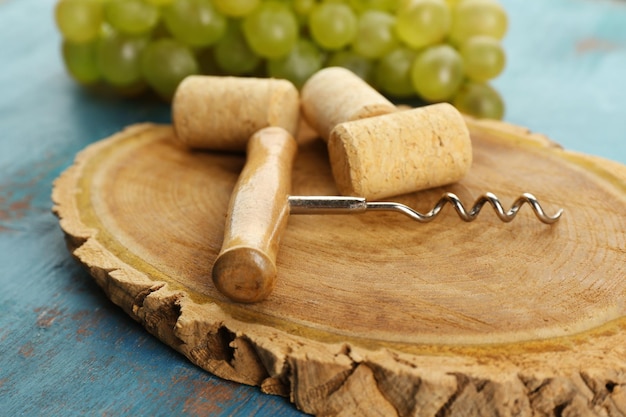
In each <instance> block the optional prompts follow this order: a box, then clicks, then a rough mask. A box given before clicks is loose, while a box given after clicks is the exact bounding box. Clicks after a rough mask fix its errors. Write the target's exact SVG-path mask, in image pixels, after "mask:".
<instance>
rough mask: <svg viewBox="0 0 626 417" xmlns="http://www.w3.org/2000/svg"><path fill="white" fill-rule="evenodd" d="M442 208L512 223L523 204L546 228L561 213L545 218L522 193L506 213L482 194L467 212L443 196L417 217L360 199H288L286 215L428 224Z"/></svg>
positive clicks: (454, 198)
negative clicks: (387, 216)
mask: <svg viewBox="0 0 626 417" xmlns="http://www.w3.org/2000/svg"><path fill="white" fill-rule="evenodd" d="M446 204H450V205H451V206H452V207H453V208H454V209H455V210H456V212H457V214H458V216H459V217H460V218H461V219H462V220H464V221H466V222H471V221H473V220H474V219H475V218H476V217H477V216H478V214H479V213H480V210H481V209H482V207H483V206H484V205H485V204H490V205H491V206H492V207H493V209H494V211H495V213H496V215H497V216H498V218H499V219H500V220H502V221H503V222H510V221H511V220H513V219H514V218H515V216H516V215H517V212H518V211H519V210H520V208H521V207H522V206H523V205H524V204H528V205H529V206H530V207H531V208H532V210H533V212H534V213H535V216H536V217H537V218H538V219H539V220H540V221H541V222H543V223H546V224H553V223H555V222H557V221H558V220H559V218H560V217H561V214H563V209H559V210H558V211H557V212H556V213H555V214H554V215H552V216H549V215H547V214H546V213H545V212H544V210H543V208H542V207H541V205H540V204H539V202H538V201H537V198H536V197H535V196H534V195H532V194H530V193H524V194H522V195H521V196H520V197H518V198H517V199H516V200H515V201H514V202H513V204H512V205H511V208H510V209H509V210H508V211H505V210H504V208H503V206H502V203H501V202H500V200H499V199H498V197H496V196H495V195H494V194H493V193H485V194H483V195H482V196H480V197H479V198H478V199H477V200H476V201H475V202H474V205H473V206H472V207H471V208H470V209H469V211H468V210H467V209H466V208H465V206H464V205H463V203H462V202H461V200H460V199H459V198H458V197H457V195H456V194H453V193H444V194H443V195H442V196H441V198H440V199H439V200H438V201H437V203H436V204H435V205H434V207H433V208H432V209H431V210H430V211H429V212H428V213H420V212H418V211H416V210H414V209H412V208H411V207H409V206H407V205H405V204H401V203H397V202H390V201H374V202H369V201H367V200H366V199H365V198H361V197H344V196H289V212H290V214H356V213H363V212H365V211H395V212H399V213H402V214H404V215H406V216H408V217H410V218H411V219H413V220H415V221H417V222H420V223H428V222H430V221H432V220H434V219H435V218H436V217H437V216H438V215H439V213H440V212H441V209H442V208H443V207H444V206H445V205H446Z"/></svg>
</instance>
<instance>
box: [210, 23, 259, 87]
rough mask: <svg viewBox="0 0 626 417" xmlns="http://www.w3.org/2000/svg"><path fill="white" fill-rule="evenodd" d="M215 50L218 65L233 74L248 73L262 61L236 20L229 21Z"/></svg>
mask: <svg viewBox="0 0 626 417" xmlns="http://www.w3.org/2000/svg"><path fill="white" fill-rule="evenodd" d="M213 51H214V54H215V62H216V63H217V65H218V66H219V67H220V68H221V69H222V70H224V72H226V73H227V74H231V75H242V74H248V73H250V72H252V70H254V69H255V68H256V67H257V66H258V65H259V62H260V61H261V59H260V58H259V56H258V55H256V54H255V53H254V52H253V51H252V49H250V47H249V46H248V44H247V43H246V39H245V37H244V35H243V32H242V31H241V28H240V26H239V25H238V24H237V23H236V22H234V21H231V22H230V23H229V25H228V29H227V30H226V34H225V35H224V36H223V37H222V38H221V39H220V40H218V41H217V43H216V44H215V47H214V49H213Z"/></svg>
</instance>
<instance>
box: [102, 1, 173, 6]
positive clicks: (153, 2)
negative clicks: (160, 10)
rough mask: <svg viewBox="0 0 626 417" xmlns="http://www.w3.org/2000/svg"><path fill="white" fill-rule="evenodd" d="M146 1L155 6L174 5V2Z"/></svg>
mask: <svg viewBox="0 0 626 417" xmlns="http://www.w3.org/2000/svg"><path fill="white" fill-rule="evenodd" d="M105 1H106V0H105ZM144 1H145V2H146V3H149V4H152V5H154V6H167V5H168V4H172V2H173V1H174V0H144Z"/></svg>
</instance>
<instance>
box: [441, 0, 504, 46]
mask: <svg viewBox="0 0 626 417" xmlns="http://www.w3.org/2000/svg"><path fill="white" fill-rule="evenodd" d="M507 24H508V22H507V16H506V11H505V10H504V8H503V7H502V6H501V5H500V3H498V2H497V1H496V0H463V1H461V2H460V3H459V4H458V5H457V6H456V7H455V8H454V11H453V13H452V27H451V28H450V39H451V41H452V42H453V43H456V44H460V43H462V42H463V41H465V40H467V39H468V38H471V37H473V36H478V35H486V36H491V37H493V38H496V39H502V38H503V37H504V34H505V33H506V29H507Z"/></svg>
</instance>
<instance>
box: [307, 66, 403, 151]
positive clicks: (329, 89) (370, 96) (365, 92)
mask: <svg viewBox="0 0 626 417" xmlns="http://www.w3.org/2000/svg"><path fill="white" fill-rule="evenodd" d="M301 94H302V112H303V114H304V117H305V118H306V120H307V122H308V123H309V124H310V125H311V126H312V127H313V128H314V129H315V130H316V131H317V133H318V134H319V135H320V136H321V137H322V139H324V140H325V141H326V142H328V139H329V137H330V132H331V131H332V130H333V128H334V127H335V126H336V125H338V124H339V123H343V122H348V121H352V120H359V119H363V118H366V117H372V116H378V115H381V114H387V113H392V112H395V111H396V107H395V106H394V105H393V103H391V102H390V101H389V100H387V99H386V98H385V97H384V96H382V95H381V94H380V93H379V92H378V91H376V90H375V89H374V88H372V87H371V86H370V85H369V84H367V83H366V82H365V81H363V80H362V79H361V78H360V77H359V76H358V75H356V74H354V73H353V72H351V71H349V70H347V69H345V68H341V67H329V68H324V69H322V70H320V71H318V72H316V73H315V74H313V75H312V76H311V78H309V79H308V80H307V82H306V83H305V84H304V86H303V87H302V92H301Z"/></svg>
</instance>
